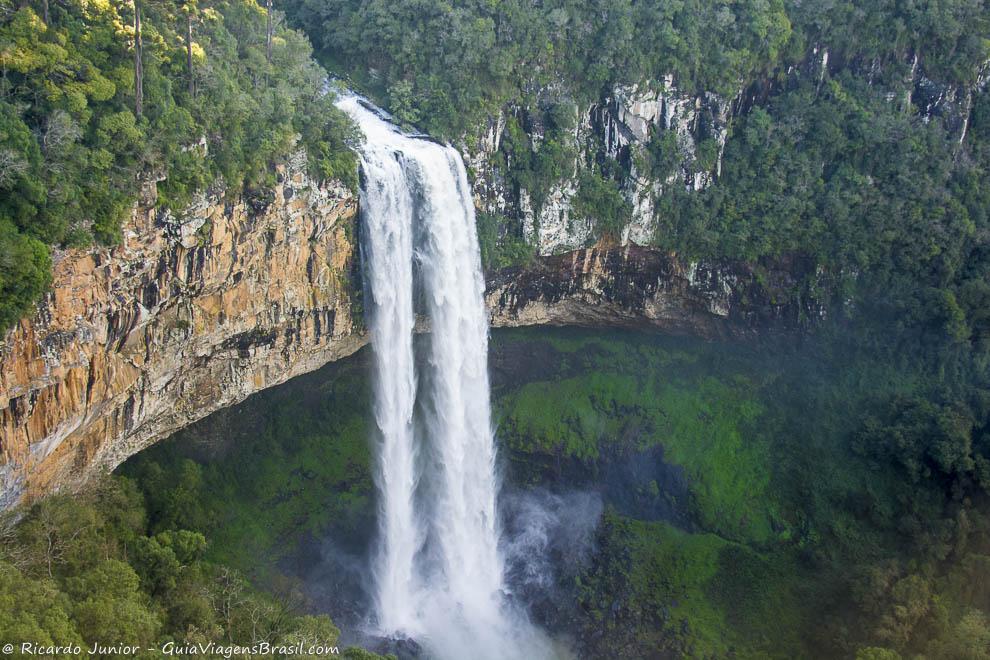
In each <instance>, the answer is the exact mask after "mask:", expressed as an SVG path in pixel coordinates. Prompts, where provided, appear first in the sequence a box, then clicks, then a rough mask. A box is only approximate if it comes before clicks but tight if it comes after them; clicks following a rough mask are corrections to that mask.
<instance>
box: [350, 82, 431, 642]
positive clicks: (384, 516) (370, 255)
mask: <svg viewBox="0 0 990 660" xmlns="http://www.w3.org/2000/svg"><path fill="white" fill-rule="evenodd" d="M346 103H347V104H348V108H349V111H351V112H352V114H354V115H355V116H360V115H358V114H357V113H358V111H359V110H360V111H361V112H364V113H367V111H366V110H364V109H363V108H361V106H360V105H358V104H357V100H356V99H354V98H349V99H347V101H346ZM369 114H370V113H369ZM362 128H363V129H364V131H365V135H366V137H367V142H366V144H365V146H364V148H363V150H362V166H363V168H364V176H365V185H364V186H363V187H362V190H361V208H362V209H363V210H364V223H365V228H364V233H365V236H364V240H362V242H361V245H362V249H363V250H364V260H365V262H366V263H371V264H374V267H373V268H369V269H368V270H367V276H366V279H367V287H368V293H369V294H370V295H369V303H370V304H369V307H368V320H369V326H370V328H371V343H372V345H373V346H374V356H375V370H376V372H377V373H376V379H375V388H376V391H375V406H374V410H375V419H376V422H377V425H378V429H379V431H380V434H381V435H380V438H379V442H380V446H379V448H378V464H377V469H376V475H375V477H376V479H375V480H376V483H377V486H378V491H379V493H380V497H381V500H380V507H379V514H380V526H381V546H380V550H379V553H380V555H379V557H378V561H377V563H376V571H377V575H376V582H377V585H376V587H377V593H376V594H375V599H376V601H377V609H378V617H379V622H380V625H381V626H382V628H383V629H384V630H388V631H401V632H404V633H407V634H413V633H414V632H415V626H416V619H415V616H414V611H413V610H412V603H413V596H414V594H415V593H416V590H417V585H416V584H415V579H416V575H415V572H414V570H413V560H414V556H415V554H416V551H417V549H418V548H419V546H420V544H421V543H422V540H423V539H422V533H421V525H420V523H419V520H418V518H417V514H416V510H415V508H414V505H413V498H414V494H415V491H416V470H415V464H416V445H415V442H414V438H413V408H414V406H415V401H416V373H415V366H414V357H413V326H414V324H415V316H414V313H413V289H412V279H413V276H412V270H413V263H412V261H413V222H412V221H413V197H412V193H411V191H410V189H409V187H408V185H407V179H406V176H405V172H404V163H403V162H402V160H403V158H402V155H401V154H400V153H398V152H397V151H396V150H395V149H394V147H393V145H392V144H391V142H390V141H391V136H392V134H393V132H392V130H391V129H390V127H389V126H388V125H387V124H385V123H384V122H381V121H368V122H364V123H363V124H362Z"/></svg>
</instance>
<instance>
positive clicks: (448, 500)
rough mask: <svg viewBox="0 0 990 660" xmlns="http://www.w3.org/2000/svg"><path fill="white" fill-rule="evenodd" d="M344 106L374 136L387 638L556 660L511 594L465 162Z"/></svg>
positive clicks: (356, 106)
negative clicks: (419, 327) (419, 360)
mask: <svg viewBox="0 0 990 660" xmlns="http://www.w3.org/2000/svg"><path fill="white" fill-rule="evenodd" d="M338 105H339V106H340V107H341V108H342V109H343V110H344V111H345V112H347V113H348V114H349V115H350V116H351V117H352V118H353V119H354V120H355V121H356V123H357V124H358V126H359V127H360V129H361V130H362V131H363V132H364V135H365V138H366V141H365V143H364V145H363V147H362V148H361V150H360V155H361V164H362V171H363V175H364V176H363V183H362V191H361V208H362V220H363V223H364V233H363V246H364V247H363V250H364V253H363V254H364V257H365V259H364V261H365V266H366V267H365V272H366V273H367V278H368V286H367V290H368V293H369V294H370V301H369V308H368V312H369V314H368V319H369V324H370V327H371V341H372V346H373V349H374V352H375V365H376V390H375V405H374V409H375V417H376V421H377V424H378V430H379V432H380V447H379V453H378V466H377V478H376V482H377V486H378V489H379V491H380V503H381V504H380V520H381V522H380V534H381V544H380V554H379V557H378V561H377V565H376V575H375V578H376V585H375V588H376V594H375V600H376V603H377V610H378V611H377V618H378V624H379V628H380V632H382V633H384V634H388V635H392V634H400V635H408V636H410V637H413V638H415V639H416V640H417V641H419V642H421V643H422V644H424V645H425V647H426V648H427V649H428V650H429V651H430V652H431V654H432V655H434V656H436V657H440V658H464V657H472V658H487V657H492V658H495V657H499V658H506V657H528V658H539V657H546V656H547V655H548V654H549V653H548V651H547V650H546V648H547V647H546V643H545V641H544V639H543V638H542V636H540V635H539V634H538V633H536V631H535V630H534V629H533V628H531V627H530V625H529V624H528V622H527V620H526V618H525V617H524V616H522V615H520V614H519V613H517V612H515V611H513V610H512V609H511V608H509V607H508V606H507V604H506V603H505V602H504V597H503V594H504V591H505V586H504V583H503V582H504V576H503V574H504V563H503V559H502V557H501V555H500V553H499V545H498V541H499V530H498V518H497V511H496V494H497V491H498V483H497V478H496V472H495V445H494V437H493V432H492V425H491V409H490V391H489V383H488V367H487V353H488V321H487V316H486V311H485V305H484V279H483V276H482V270H481V258H480V253H479V248H478V241H477V235H476V229H475V218H474V207H473V203H472V199H471V191H470V187H469V185H468V181H467V174H466V172H465V170H464V165H463V162H462V161H461V158H460V155H459V154H458V153H457V152H456V151H455V150H454V149H452V148H451V147H449V146H443V145H441V144H438V143H436V142H433V141H431V140H428V139H424V138H421V137H416V136H409V135H406V134H403V133H402V132H400V131H399V130H397V129H396V128H395V127H394V126H393V125H391V124H390V123H388V122H387V121H385V120H384V119H382V118H381V116H379V114H377V113H375V112H373V111H372V110H370V109H369V108H368V107H366V106H365V104H364V103H363V101H361V100H360V99H358V98H356V97H353V96H350V97H345V98H343V99H342V100H340V101H339V103H338ZM414 260H415V263H416V266H417V268H416V269H414V267H413V264H414ZM414 270H415V272H417V273H418V277H415V278H414ZM414 279H417V280H418V284H419V285H420V286H421V287H422V291H421V293H422V296H423V299H424V303H425V304H424V307H425V310H424V311H425V312H426V313H427V314H428V316H429V320H430V324H431V332H430V336H429V351H428V360H427V363H428V367H427V369H426V372H425V373H424V374H423V376H424V377H423V378H422V379H421V382H422V387H423V391H422V392H419V393H418V394H419V398H418V400H419V405H420V407H421V410H422V415H421V418H420V424H414V419H413V417H414V410H415V408H416V401H417V374H416V370H415V363H414V350H413V332H414V325H415V313H414V306H413V299H414V292H413V290H414ZM417 429H418V430H417ZM420 448H422V452H421V451H420ZM421 482H422V484H421Z"/></svg>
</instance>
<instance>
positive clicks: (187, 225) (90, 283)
mask: <svg viewBox="0 0 990 660" xmlns="http://www.w3.org/2000/svg"><path fill="white" fill-rule="evenodd" d="M279 179H280V183H279V184H278V185H277V186H276V187H275V188H274V190H271V191H268V192H267V193H266V194H265V195H261V196H259V197H254V198H247V197H243V196H242V197H240V198H237V199H234V200H224V199H223V198H222V197H221V196H219V195H216V196H205V195H204V196H202V197H201V198H200V199H199V200H197V202H196V203H194V204H193V205H192V206H191V207H190V208H189V209H187V211H186V212H185V213H184V214H183V216H182V217H181V218H176V217H174V216H172V215H171V214H169V213H160V212H157V211H155V210H154V208H153V203H152V202H153V199H154V186H153V185H152V186H149V187H148V188H147V189H146V191H145V195H144V203H143V204H141V205H139V206H138V207H137V208H136V209H135V211H134V213H133V217H132V218H131V220H130V221H129V222H128V223H127V226H126V227H125V235H124V240H123V243H122V244H121V245H120V246H117V247H114V248H113V249H91V250H73V251H69V252H67V253H65V254H62V255H59V256H58V258H57V263H56V264H55V268H54V278H55V279H54V286H53V288H52V292H51V293H50V294H49V295H48V296H47V297H46V299H45V300H44V301H43V302H42V303H41V304H40V305H39V308H38V312H37V314H36V315H35V316H34V318H32V319H30V320H24V321H22V322H21V323H20V324H19V325H18V326H17V327H16V328H14V329H12V330H11V331H10V332H8V334H7V336H6V337H5V338H4V341H3V343H2V344H0V508H6V507H9V506H10V505H12V504H13V503H15V502H17V501H18V500H20V499H21V498H22V497H24V496H28V497H34V496H37V495H39V494H42V493H46V492H50V491H54V490H58V489H61V488H73V487H75V486H76V485H78V484H79V483H81V482H83V481H85V480H86V479H87V478H89V477H90V476H91V475H92V474H94V473H96V472H98V471H100V470H102V469H111V468H113V467H115V466H116V465H118V464H119V463H120V462H122V461H123V460H124V459H125V458H127V457H128V456H130V455H131V454H133V453H135V452H137V451H139V450H140V449H142V448H143V447H145V446H147V445H148V444H150V443H153V442H155V441H157V440H159V439H161V438H163V437H165V436H167V435H169V434H170V433H172V432H174V431H175V430H177V429H179V428H181V427H183V426H185V425H186V424H189V423H190V422H192V421H195V420H196V419H199V418H201V417H204V416H206V415H208V414H209V413H211V412H213V411H214V410H217V409H218V408H221V407H224V406H227V405H231V404H233V403H236V402H238V401H240V400H242V399H244V398H245V397H247V396H248V395H249V394H251V393H253V392H256V391H258V390H260V389H263V388H265V387H269V386H271V385H274V384H277V383H280V382H283V381H285V380H287V379H289V378H291V377H293V376H295V375H298V374H301V373H304V372H306V371H310V370H313V369H316V368H318V367H320V366H321V365H323V364H325V363H326V362H328V361H330V360H333V359H337V358H339V357H342V356H344V355H348V354H350V353H351V352H353V351H354V350H356V349H357V348H358V347H359V346H361V345H362V343H363V342H364V339H363V337H362V335H361V332H360V327H356V324H355V322H354V318H353V317H352V307H353V305H352V301H351V295H350V292H351V291H353V290H360V287H359V286H357V287H355V286H354V284H353V283H352V282H351V278H352V277H353V276H354V274H355V273H357V272H358V270H357V269H356V268H355V266H356V264H355V255H356V253H357V252H356V250H355V245H354V236H355V235H356V232H355V223H356V210H357V200H356V198H355V196H353V195H352V194H351V193H350V192H349V191H347V190H346V189H345V188H343V187H342V186H340V185H339V184H335V183H329V184H326V185H323V186H319V185H317V184H316V183H315V182H314V181H312V180H310V179H309V178H308V176H307V175H306V173H305V157H304V155H303V154H297V155H296V156H295V157H294V158H293V159H291V160H290V162H289V163H288V164H287V165H286V166H284V167H281V168H280V169H279Z"/></svg>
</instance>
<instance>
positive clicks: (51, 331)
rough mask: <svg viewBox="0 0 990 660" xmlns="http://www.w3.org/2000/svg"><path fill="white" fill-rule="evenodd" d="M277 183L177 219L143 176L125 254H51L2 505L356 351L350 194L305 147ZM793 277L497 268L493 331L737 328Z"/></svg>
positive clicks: (623, 261) (594, 256)
mask: <svg viewBox="0 0 990 660" xmlns="http://www.w3.org/2000/svg"><path fill="white" fill-rule="evenodd" d="M278 180H279V182H278V183H277V185H275V186H274V188H273V189H271V190H268V191H264V192H262V193H255V194H243V195H240V196H238V197H236V198H233V199H231V198H228V197H225V196H224V194H223V193H222V191H214V192H213V193H211V194H203V195H201V196H200V198H199V199H198V200H197V201H196V202H195V203H194V204H193V205H192V206H190V207H189V208H187V209H185V210H184V211H183V212H182V213H179V214H176V213H172V212H169V211H163V210H161V209H156V207H155V196H156V193H155V186H154V184H153V183H151V184H148V185H147V186H146V188H145V190H144V194H143V196H142V200H141V202H140V203H139V204H138V205H137V206H136V207H135V209H134V211H133V213H132V216H131V218H130V220H129V221H128V222H127V224H126V226H125V231H124V240H123V242H122V243H121V244H120V245H119V246H116V247H113V248H94V249H87V250H70V251H66V252H63V253H60V254H59V255H57V257H56V265H55V268H54V278H55V279H54V284H53V286H52V289H51V292H50V293H49V294H48V295H47V296H46V298H45V299H44V300H43V301H42V303H41V304H39V306H38V309H37V311H36V313H35V314H34V316H33V317H32V318H30V319H24V320H22V321H21V322H20V323H19V324H18V325H17V326H16V327H15V328H13V329H12V330H10V331H9V332H8V333H7V335H6V336H5V337H4V338H3V342H2V344H0V507H2V508H8V507H10V506H12V505H13V504H15V503H17V502H19V501H21V500H23V499H32V498H34V497H37V496H39V495H42V494H45V493H48V492H53V491H58V490H64V489H72V488H75V487H76V486H78V485H79V484H81V483H83V482H85V481H86V480H87V479H88V478H90V477H91V476H92V475H94V474H97V473H99V472H100V471H102V470H106V469H112V468H113V467H115V466H116V465H118V464H119V463H120V462H122V461H123V460H124V459H126V458H127V457H128V456H130V455H132V454H134V453H135V452H137V451H140V450H141V449H142V448H144V447H146V446H148V445H149V444H151V443H154V442H156V441H158V440H160V439H162V438H164V437H166V436H168V435H169V434H171V433H172V432H174V431H176V430H178V429H180V428H182V427H183V426H185V425H187V424H189V423H191V422H193V421H195V420H197V419H199V418H202V417H204V416H206V415H208V414H210V413H211V412H213V411H215V410H217V409H219V408H222V407H225V406H229V405H231V404H234V403H237V402H238V401H241V400H243V399H244V398H246V397H247V396H248V395H250V394H251V393H253V392H256V391H259V390H262V389H264V388H266V387H270V386H272V385H275V384H278V383H281V382H283V381H285V380H287V379H289V378H292V377H293V376H296V375H298V374H301V373H304V372H307V371H311V370H314V369H316V368H318V367H320V366H322V365H323V364H325V363H327V362H329V361H332V360H335V359H338V358H341V357H343V356H346V355H349V354H350V353H352V352H354V351H355V350H357V349H358V348H359V347H361V346H362V345H363V344H364V343H365V342H366V336H365V333H364V331H363V325H362V322H361V314H362V311H361V285H360V265H359V263H358V260H359V256H358V255H359V251H358V249H357V240H356V236H357V235H358V233H359V232H358V227H357V224H358V214H357V199H356V197H355V196H354V195H353V194H352V193H351V192H350V191H348V190H347V189H346V188H344V187H343V186H341V185H339V184H336V183H333V182H330V183H323V184H320V183H317V182H315V181H313V180H312V179H310V178H309V176H308V175H307V174H306V171H305V156H304V154H298V155H297V157H295V158H293V159H291V160H290V161H289V162H288V163H286V164H285V165H284V166H282V167H280V168H279V170H278ZM799 271H800V268H795V267H794V264H784V265H781V266H779V267H767V268H764V267H754V266H752V265H744V264H731V263H721V264H699V263H686V262H683V261H682V260H680V259H678V258H677V257H676V255H670V254H663V253H659V252H657V251H654V250H650V249H646V248H642V247H638V246H635V245H632V244H626V245H616V246H612V247H605V246H598V247H592V248H584V249H579V250H576V251H571V252H565V253H563V254H557V255H552V256H545V257H540V258H538V259H537V260H536V261H535V262H534V263H531V264H530V265H528V266H525V267H515V268H511V269H507V270H504V271H502V272H498V273H490V274H489V277H488V281H489V287H488V288H489V290H488V292H487V300H488V304H489V306H490V309H491V315H492V316H491V318H492V323H493V325H495V326H518V325H532V324H556V325H565V324H571V325H574V324H576V325H589V326H602V325H611V326H622V327H633V328H636V327H648V328H655V329H662V330H666V331H671V332H681V333H692V334H696V335H700V336H704V337H718V336H727V335H740V334H743V335H744V334H747V333H751V332H752V331H753V329H754V328H756V327H758V326H759V325H761V324H764V323H766V322H767V321H774V322H778V323H781V324H782V326H783V327H788V326H794V325H800V324H801V323H803V322H805V321H806V320H807V318H808V317H809V315H810V316H814V315H816V314H819V313H821V310H818V309H816V308H815V307H814V305H812V304H811V303H808V304H807V305H795V304H794V302H793V301H794V296H793V295H777V294H775V293H774V292H775V291H777V292H778V293H780V294H782V293H783V292H785V291H787V292H792V291H793V289H794V287H795V286H796V283H797V282H798V279H797V278H798V277H799V276H796V275H795V273H796V272H799ZM778 298H779V299H780V300H786V301H788V302H786V303H781V304H779V305H778V304H777V303H776V302H775V300H777V299H778Z"/></svg>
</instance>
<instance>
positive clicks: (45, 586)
mask: <svg viewBox="0 0 990 660" xmlns="http://www.w3.org/2000/svg"><path fill="white" fill-rule="evenodd" d="M16 513H23V517H22V518H21V519H20V520H16V521H15V517H14V516H12V515H8V516H7V517H6V518H4V519H3V520H2V521H0V643H11V644H14V645H15V648H17V649H20V645H21V644H23V643H34V644H38V645H41V646H62V647H65V646H70V645H74V644H78V645H82V646H83V647H84V648H86V649H89V648H92V647H93V645H95V644H102V645H113V644H118V645H119V644H128V645H137V646H138V647H139V648H140V649H141V651H140V652H139V654H138V656H137V657H158V654H157V653H154V652H147V651H145V649H148V648H159V649H160V648H161V647H162V645H163V644H165V643H167V642H174V643H177V644H187V643H188V644H207V643H209V642H214V643H215V644H216V645H223V646H230V645H238V646H248V645H252V644H258V643H262V642H267V643H268V644H271V645H273V646H280V645H285V646H289V645H293V644H298V643H300V642H302V643H304V644H305V646H306V647H308V646H310V645H325V646H330V647H333V646H336V645H337V640H338V638H339V636H340V631H339V630H338V629H337V628H336V627H335V626H334V625H333V623H332V622H331V621H330V619H329V618H328V617H327V616H325V615H320V616H312V615H308V614H305V613H304V610H305V607H304V606H305V601H304V598H303V597H302V595H301V592H300V590H299V586H298V585H296V584H293V583H292V582H290V581H288V580H281V581H279V582H276V583H273V584H270V585H268V589H267V590H266V591H261V590H259V589H257V588H256V587H255V586H253V585H252V584H251V583H250V582H249V581H248V580H247V579H246V578H245V577H244V575H242V574H241V573H239V572H238V571H235V570H233V569H231V568H229V567H227V566H224V565H222V564H218V563H215V562H212V561H209V560H207V559H205V558H204V557H205V554H206V552H207V548H208V546H209V541H208V540H207V538H206V537H204V536H203V534H201V533H199V532H192V531H188V530H185V529H179V528H168V529H163V530H161V531H157V532H155V533H152V532H151V530H149V528H148V519H147V515H146V512H145V509H144V500H143V497H142V495H141V493H140V491H139V490H138V489H137V487H136V485H135V484H134V482H133V481H131V480H129V479H126V478H123V477H107V478H105V479H104V480H103V481H101V482H100V483H99V484H98V486H96V487H95V488H93V489H92V490H90V491H88V492H85V493H83V494H82V495H78V496H66V495H55V496H52V497H49V498H47V499H45V500H44V501H42V502H40V503H38V504H36V505H34V506H32V507H31V508H30V509H28V510H26V511H22V512H16ZM359 651H360V650H355V651H351V652H344V653H343V656H344V657H350V655H349V654H357V653H358V652H359ZM30 655H31V654H27V655H25V656H24V657H28V656H30ZM15 657H21V654H20V652H19V651H18V652H16V653H15ZM47 657H56V658H63V657H64V658H69V657H74V656H73V655H72V654H71V653H56V654H54V655H53V656H47ZM95 657H108V658H109V657H117V656H116V655H115V654H113V653H110V652H108V653H97V654H96V656H95ZM236 657H251V656H249V655H237V656H236ZM259 657H261V656H259ZM265 657H270V656H265ZM281 657H295V656H284V654H283V656H281ZM353 657H378V656H374V655H365V656H362V655H353Z"/></svg>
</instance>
